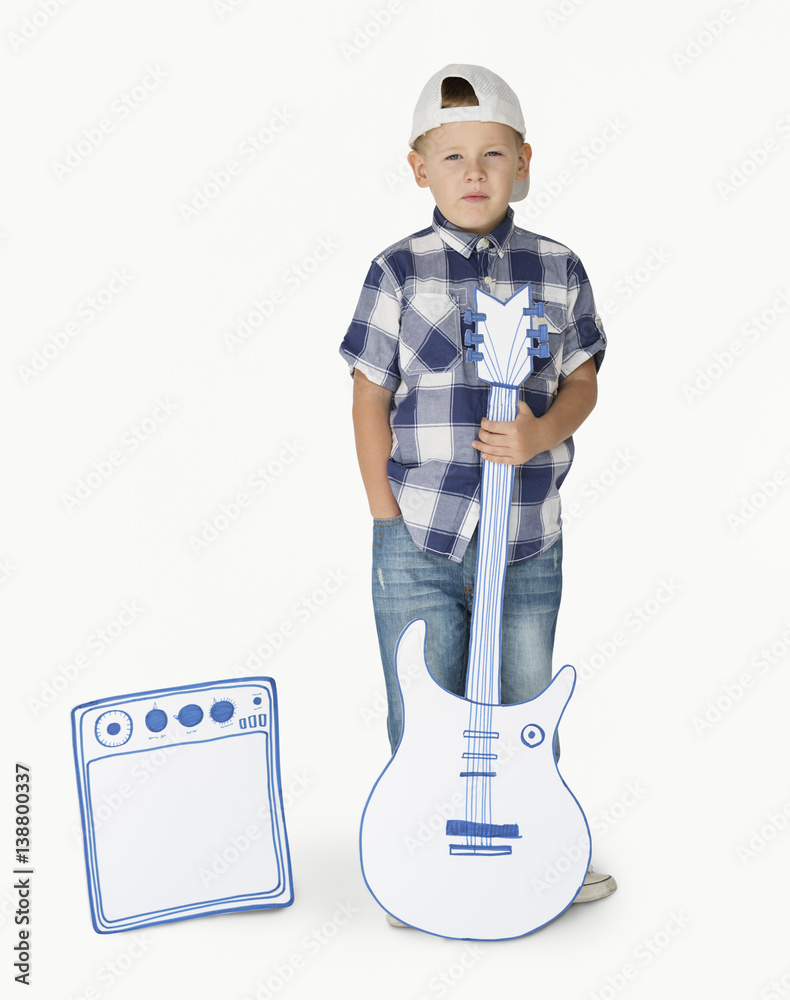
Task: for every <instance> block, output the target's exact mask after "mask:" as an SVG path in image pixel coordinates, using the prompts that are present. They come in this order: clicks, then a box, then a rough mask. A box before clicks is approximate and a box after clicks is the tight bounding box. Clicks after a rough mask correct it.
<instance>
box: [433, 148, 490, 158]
mask: <svg viewBox="0 0 790 1000" xmlns="http://www.w3.org/2000/svg"><path fill="white" fill-rule="evenodd" d="M485 155H486V156H502V153H500V152H499V150H498V149H489V151H488V152H487V153H486V154H485ZM460 158H461V154H460V153H449V154H448V155H447V156H446V157H445V159H447V160H460Z"/></svg>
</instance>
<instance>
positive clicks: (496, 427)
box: [472, 358, 598, 465]
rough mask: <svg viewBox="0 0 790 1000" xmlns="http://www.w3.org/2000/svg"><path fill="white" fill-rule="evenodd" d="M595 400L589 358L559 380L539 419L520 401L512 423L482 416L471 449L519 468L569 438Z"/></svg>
mask: <svg viewBox="0 0 790 1000" xmlns="http://www.w3.org/2000/svg"><path fill="white" fill-rule="evenodd" d="M597 398H598V379H597V377H596V374H595V359H594V358H588V359H587V360H586V361H585V362H584V363H583V364H581V365H579V367H578V368H576V369H574V370H573V371H572V372H571V373H570V375H568V376H566V377H565V378H564V379H563V380H562V382H561V383H560V387H559V389H558V391H557V395H556V396H555V398H554V401H553V402H552V404H551V406H550V407H549V409H548V410H547V411H546V412H545V413H544V415H543V416H542V417H536V416H535V415H534V414H533V412H532V410H530V408H529V407H528V406H527V404H526V403H524V402H523V401H521V400H519V404H518V416H517V417H516V419H515V420H489V419H488V417H483V420H482V423H481V424H480V431H479V435H478V436H479V438H480V440H479V441H473V442H472V447H473V448H477V450H478V451H479V452H481V453H482V457H483V458H486V459H488V461H489V462H503V463H505V464H506V465H521V464H522V463H524V462H528V461H529V460H530V459H531V458H533V457H534V456H535V455H538V454H540V452H542V451H549V450H550V449H552V448H554V447H555V446H556V445H558V444H559V443H560V442H561V441H565V440H566V439H567V438H569V437H570V436H571V434H573V432H574V431H576V430H577V429H578V428H579V427H581V425H582V424H583V423H584V421H585V420H586V419H587V417H588V416H589V415H590V413H591V412H592V410H593V407H594V406H595V403H596V400H597Z"/></svg>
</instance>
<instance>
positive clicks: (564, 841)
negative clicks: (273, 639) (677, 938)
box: [360, 284, 590, 940]
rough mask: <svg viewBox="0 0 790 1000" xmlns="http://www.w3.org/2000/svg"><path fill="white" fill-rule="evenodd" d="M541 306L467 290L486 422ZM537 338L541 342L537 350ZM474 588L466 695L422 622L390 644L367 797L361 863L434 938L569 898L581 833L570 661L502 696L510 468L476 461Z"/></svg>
mask: <svg viewBox="0 0 790 1000" xmlns="http://www.w3.org/2000/svg"><path fill="white" fill-rule="evenodd" d="M533 317H537V318H538V319H542V318H544V307H543V303H542V302H539V303H537V304H536V305H534V306H533V305H532V300H531V290H530V285H529V284H526V285H525V286H524V287H523V288H521V289H520V290H519V291H518V292H516V294H515V295H513V296H511V298H509V299H508V300H507V301H506V302H501V301H500V300H499V299H496V298H494V297H493V296H491V295H488V294H487V293H486V292H484V291H483V290H482V289H479V288H475V312H472V311H471V310H467V313H466V321H467V323H468V324H474V327H475V332H472V331H468V332H467V334H466V344H467V346H468V347H469V350H468V351H467V360H468V361H474V362H476V363H477V376H478V378H480V379H482V380H484V381H486V382H488V383H490V386H491V388H490V392H489V402H488V417H489V419H491V420H514V419H515V417H516V415H517V413H518V398H519V391H518V390H519V386H520V385H521V383H522V382H523V381H524V380H525V379H526V378H527V377H528V376H529V375H530V373H531V372H532V359H533V357H535V356H537V357H541V358H545V357H548V355H549V344H548V330H547V325H546V324H545V323H541V324H539V326H538V328H537V330H536V329H534V328H533V326H532V320H533ZM533 341H536V342H537V343H536V345H535V346H533V343H532V342H533ZM482 464H483V474H482V497H481V503H480V524H479V529H478V532H479V538H478V552H477V565H476V575H475V595H474V605H473V609H472V624H471V632H470V642H469V657H468V666H467V682H466V692H465V695H466V697H465V698H460V697H458V696H456V695H453V694H450V692H448V691H446V690H445V689H444V688H442V687H440V685H438V684H437V683H436V681H434V679H433V678H432V677H431V675H430V673H429V671H428V667H427V664H426V660H425V636H426V624H425V622H424V621H423V620H422V619H418V620H416V621H413V622H411V623H410V624H409V625H407V626H406V628H405V629H404V630H403V632H402V633H401V636H400V639H399V640H398V646H397V649H396V653H395V662H396V670H397V675H398V683H399V686H400V692H401V698H402V700H403V720H404V726H403V735H402V737H401V741H400V743H399V745H398V747H397V749H396V750H395V753H394V755H393V757H392V759H391V760H390V762H389V764H388V765H387V766H386V768H385V769H384V771H383V772H382V774H381V775H380V777H379V779H378V781H377V782H376V784H375V785H374V787H373V790H372V791H371V793H370V796H369V798H368V801H367V804H366V806H365V809H364V812H363V814H362V825H361V829H360V854H361V861H362V871H363V875H364V878H365V881H366V883H367V886H368V888H369V889H370V891H371V893H372V894H373V896H374V897H375V899H376V900H377V901H378V902H379V904H380V905H381V906H382V907H383V908H384V909H385V910H387V911H388V912H389V913H391V914H392V915H393V916H395V917H397V918H398V919H399V920H401V921H402V922H403V923H406V924H409V925H411V926H413V927H416V928H418V929H420V930H424V931H427V932H428V933H431V934H437V935H440V936H442V937H451V938H470V939H477V940H496V939H502V938H511V937H521V936H522V935H524V934H529V933H531V932H532V931H534V930H537V928H539V927H541V926H543V925H544V924H545V923H547V922H548V921H550V920H553V919H554V918H555V917H557V916H559V914H560V913H562V912H563V910H565V909H566V908H567V907H568V906H569V905H570V904H571V903H572V902H573V900H574V899H575V897H576V895H577V894H578V892H579V890H580V888H581V886H582V884H583V882H584V878H585V875H586V872H587V868H588V865H589V861H590V831H589V827H588V825H587V820H586V818H585V816H584V813H583V812H582V809H581V806H580V805H579V803H578V802H577V800H576V798H575V797H574V795H573V793H572V792H571V791H570V789H569V788H568V786H567V785H566V784H565V782H564V781H563V779H562V776H561V775H560V773H559V771H558V769H557V765H556V762H555V760H554V752H553V743H554V735H555V733H556V730H557V726H558V725H559V721H560V718H561V716H562V714H563V712H564V710H565V707H566V705H567V704H568V701H569V700H570V696H571V694H572V692H573V688H574V686H575V683H576V671H575V670H574V669H573V667H571V666H565V667H563V668H562V670H560V671H559V672H558V674H557V675H556V677H555V678H554V679H553V680H552V682H551V684H549V685H548V687H547V688H546V689H545V690H544V691H542V692H541V694H539V695H538V696H537V697H536V698H533V699H532V700H531V701H527V702H522V703H520V704H517V705H501V704H500V703H499V668H500V641H501V628H502V600H503V590H504V578H505V570H506V568H507V543H508V521H509V511H510V497H511V493H512V488H513V472H514V467H513V466H512V465H505V464H503V463H498V462H487V461H483V463H482Z"/></svg>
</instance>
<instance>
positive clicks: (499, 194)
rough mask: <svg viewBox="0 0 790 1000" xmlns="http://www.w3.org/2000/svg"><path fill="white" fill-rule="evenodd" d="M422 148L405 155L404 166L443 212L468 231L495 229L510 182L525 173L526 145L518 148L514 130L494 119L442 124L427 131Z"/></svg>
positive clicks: (482, 233) (504, 207)
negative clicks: (405, 162) (405, 161)
mask: <svg viewBox="0 0 790 1000" xmlns="http://www.w3.org/2000/svg"><path fill="white" fill-rule="evenodd" d="M422 147H423V152H422V154H420V153H418V152H417V151H416V150H412V151H411V152H410V153H409V156H408V160H409V164H410V165H411V168H412V170H413V171H414V177H415V180H416V181H417V184H418V185H419V186H420V187H429V188H430V189H431V193H432V194H433V196H434V198H435V199H436V204H437V205H438V207H439V211H440V212H441V213H442V215H443V216H444V217H445V218H446V219H447V220H448V221H449V222H452V223H453V224H454V225H456V226H458V227H459V229H464V230H465V231H466V232H468V233H478V234H479V235H480V236H486V235H488V233H490V232H491V231H492V230H493V229H496V227H497V226H498V225H499V223H500V222H501V221H502V220H503V219H504V218H505V214H506V213H507V207H508V203H509V202H510V196H511V195H512V193H513V184H514V183H515V181H516V180H524V179H525V178H526V176H527V174H528V173H529V161H530V157H531V156H532V150H531V149H530V146H529V144H528V143H526V142H525V143H524V144H523V145H522V146H520V147H519V146H518V137H517V135H516V133H515V132H514V131H513V129H511V128H509V126H507V125H500V124H499V122H447V123H445V124H444V125H440V126H439V127H438V128H432V129H430V131H428V132H426V133H425V135H424V136H423V138H422Z"/></svg>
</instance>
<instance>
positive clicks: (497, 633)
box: [466, 385, 518, 704]
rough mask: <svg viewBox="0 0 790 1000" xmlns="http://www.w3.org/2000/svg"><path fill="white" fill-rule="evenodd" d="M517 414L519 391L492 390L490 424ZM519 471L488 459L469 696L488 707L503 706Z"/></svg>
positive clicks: (514, 416)
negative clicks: (505, 620)
mask: <svg viewBox="0 0 790 1000" xmlns="http://www.w3.org/2000/svg"><path fill="white" fill-rule="evenodd" d="M517 414H518V389H513V388H510V387H508V386H504V385H492V386H491V389H490V392H489V397H488V419H489V420H515V418H516V416H517ZM513 472H514V467H513V466H512V465H505V464H504V463H501V462H487V461H485V460H483V477H482V487H481V498H480V523H479V526H478V532H477V533H478V538H477V567H476V570H475V593H474V603H473V605H472V626H471V630H470V640H469V660H468V665H467V674H466V697H467V698H468V699H470V700H472V701H477V702H484V703H486V704H499V667H500V661H501V637H502V601H503V596H504V587H505V571H506V569H507V543H508V525H509V522H510V496H511V493H512V492H513Z"/></svg>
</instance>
